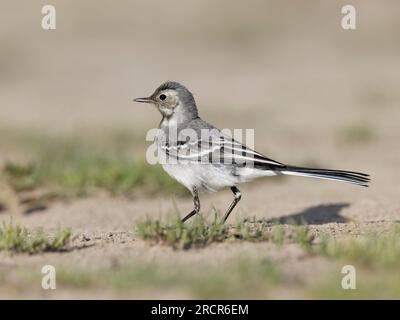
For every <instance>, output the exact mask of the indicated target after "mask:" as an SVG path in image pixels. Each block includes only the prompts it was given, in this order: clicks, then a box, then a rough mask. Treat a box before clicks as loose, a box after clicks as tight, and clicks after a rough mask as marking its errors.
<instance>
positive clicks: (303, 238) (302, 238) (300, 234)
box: [294, 225, 314, 250]
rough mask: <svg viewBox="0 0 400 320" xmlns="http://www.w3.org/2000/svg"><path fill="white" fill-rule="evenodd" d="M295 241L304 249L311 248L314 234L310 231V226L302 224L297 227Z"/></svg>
mask: <svg viewBox="0 0 400 320" xmlns="http://www.w3.org/2000/svg"><path fill="white" fill-rule="evenodd" d="M294 239H295V242H296V243H298V244H299V245H300V246H302V247H303V248H304V249H307V250H309V249H311V244H312V241H313V240H314V236H313V235H312V234H311V233H310V230H309V228H308V226H306V225H300V226H297V227H295V237H294Z"/></svg>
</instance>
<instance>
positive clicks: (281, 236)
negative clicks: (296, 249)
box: [134, 211, 314, 250]
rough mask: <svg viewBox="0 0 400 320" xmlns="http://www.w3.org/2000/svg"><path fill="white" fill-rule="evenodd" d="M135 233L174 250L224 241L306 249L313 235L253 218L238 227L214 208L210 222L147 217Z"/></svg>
mask: <svg viewBox="0 0 400 320" xmlns="http://www.w3.org/2000/svg"><path fill="white" fill-rule="evenodd" d="M134 233H135V234H136V235H137V236H138V237H139V238H140V239H143V240H145V241H148V242H150V243H151V244H162V245H168V246H171V247H172V248H174V249H190V248H199V247H205V246H208V245H210V244H211V243H216V242H223V241H234V240H237V241H250V242H260V241H270V242H272V243H274V244H277V245H280V246H281V245H283V244H284V243H297V244H299V245H300V246H302V247H303V248H305V249H308V250H309V249H310V248H311V245H312V241H313V239H314V237H313V235H312V234H311V233H310V232H309V229H308V227H307V226H305V225H300V226H299V225H287V226H286V230H285V228H283V226H282V225H270V224H268V223H264V222H258V221H255V220H254V219H253V220H251V219H245V220H242V221H238V222H237V223H236V225H235V226H229V225H225V224H223V223H222V222H221V219H220V217H219V215H218V213H217V212H216V211H215V212H214V216H213V219H212V220H211V221H209V220H207V219H206V218H204V217H203V216H202V215H197V216H195V217H193V218H192V219H191V220H189V221H188V222H186V223H182V222H181V217H180V215H179V214H175V215H174V216H173V218H172V219H171V216H170V218H169V219H168V220H167V221H161V220H152V219H150V218H147V219H145V220H144V221H140V222H139V223H137V225H136V227H135V230H134Z"/></svg>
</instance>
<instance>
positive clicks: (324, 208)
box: [264, 202, 350, 224]
mask: <svg viewBox="0 0 400 320" xmlns="http://www.w3.org/2000/svg"><path fill="white" fill-rule="evenodd" d="M349 206H350V204H349V203H345V202H342V203H333V204H322V205H318V206H313V207H309V208H307V209H305V210H303V211H301V212H299V213H294V214H290V215H287V216H283V217H280V218H274V219H269V220H266V221H264V222H267V223H274V224H325V223H330V222H336V223H346V222H348V221H349V220H348V219H347V218H346V217H343V216H342V215H341V214H340V212H341V211H342V210H343V209H344V208H347V207H349Z"/></svg>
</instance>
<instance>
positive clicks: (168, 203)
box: [0, 1, 400, 298]
mask: <svg viewBox="0 0 400 320" xmlns="http://www.w3.org/2000/svg"><path fill="white" fill-rule="evenodd" d="M383 2H384V4H381V3H379V4H378V3H377V2H374V1H355V2H354V5H355V6H356V8H357V10H358V11H357V12H358V14H359V16H358V17H359V20H358V21H359V24H358V29H357V30H356V31H344V30H343V29H341V28H340V17H341V16H340V7H341V5H342V4H341V2H340V3H339V2H338V3H333V2H330V3H328V2H326V3H325V2H324V3H323V4H322V3H320V2H316V1H304V2H303V1H302V4H301V5H300V4H297V3H296V4H294V2H291V3H290V2H288V1H283V2H282V1H269V2H264V1H254V3H253V5H252V6H249V5H248V4H245V3H244V2H235V3H234V5H233V4H231V2H230V1H222V2H220V3H219V4H216V3H215V2H214V1H202V2H198V3H197V4H187V3H185V4H183V3H182V2H179V5H178V1H172V2H169V4H168V6H166V5H165V4H162V5H161V3H160V2H157V1H153V2H146V3H145V2H144V1H143V2H141V1H133V2H129V1H122V2H119V4H118V6H117V5H115V6H113V5H111V4H108V5H105V3H104V5H100V4H98V1H85V2H84V3H82V4H77V3H76V4H70V3H67V2H65V1H54V3H55V6H56V8H57V10H58V11H57V12H58V13H57V14H58V16H57V17H58V26H57V30H55V31H51V32H49V33H46V32H44V31H43V30H41V29H40V24H39V21H40V7H41V5H42V2H41V1H29V2H28V1H24V10H21V9H20V7H19V6H17V5H16V4H15V1H5V3H4V4H2V7H3V9H2V10H1V13H0V47H1V48H2V50H1V53H0V70H1V72H0V105H1V108H0V119H1V122H2V123H5V124H7V125H10V124H11V125H12V126H13V127H16V128H40V130H43V131H49V132H57V133H59V132H64V131H76V130H79V129H81V128H104V129H110V130H111V129H114V128H118V127H119V128H121V127H122V128H131V129H132V130H135V132H137V133H138V135H139V136H142V137H143V139H144V137H145V132H146V130H147V129H148V128H151V127H154V126H156V125H157V123H158V121H159V115H158V114H157V112H156V111H155V110H152V109H150V108H148V109H146V108H145V107H144V106H141V105H134V104H132V103H131V102H130V99H131V98H132V97H136V96H143V95H146V94H149V93H151V92H152V91H153V89H154V88H155V87H156V86H158V85H159V84H160V83H161V82H163V81H165V80H167V79H170V80H177V81H181V82H183V83H184V84H186V85H187V86H188V87H189V88H192V90H193V91H194V93H195V96H196V99H197V101H198V104H199V108H200V113H201V115H203V116H204V118H206V119H208V120H210V122H211V123H213V124H215V125H217V126H219V127H221V128H252V129H255V142H256V148H257V150H258V151H260V152H261V153H264V154H266V155H267V156H270V157H271V158H273V159H276V160H279V161H281V162H289V163H291V164H294V165H296V164H297V165H301V164H305V163H312V164H315V165H318V166H321V167H329V168H337V169H348V170H357V171H362V172H368V173H370V174H371V175H372V185H371V187H370V188H368V189H365V188H358V187H354V186H351V185H346V184H340V183H334V182H329V181H328V182H326V181H315V180H311V179H305V178H287V179H284V180H276V179H274V178H272V179H264V180H261V181H258V182H254V183H251V184H248V185H245V186H243V187H242V188H241V191H242V194H243V197H242V201H241V202H240V204H239V206H238V208H237V210H236V211H235V213H234V214H233V215H232V217H231V218H230V219H231V221H230V222H231V223H233V222H234V216H235V215H240V216H242V217H243V216H251V217H252V216H255V217H256V218H257V219H265V220H270V219H273V218H278V219H280V221H281V222H282V223H283V224H285V223H287V222H288V221H289V220H290V219H291V218H294V219H296V220H298V221H301V220H305V221H306V222H307V223H308V224H309V225H310V226H311V227H312V228H314V229H315V230H320V231H323V232H325V233H328V234H330V235H332V236H335V235H343V234H354V235H356V234H357V233H359V232H360V230H361V231H362V230H364V229H368V228H372V229H374V228H385V227H386V226H387V225H390V224H391V223H393V222H395V221H399V220H400V194H399V193H400V189H399V186H398V181H399V179H400V170H398V167H399V163H400V149H399V140H400V128H399V119H400V108H399V102H400V93H399V90H398V88H399V85H400V78H399V75H398V70H399V68H400V60H399V50H400V47H399V42H398V39H397V38H398V28H399V24H398V21H399V19H398V10H396V8H397V6H398V4H397V2H396V1H383ZM311 12H312V14H311ZM359 126H362V127H363V128H365V127H366V128H367V129H368V130H369V131H368V132H371V134H370V137H369V138H367V139H366V140H365V141H364V140H361V141H358V140H356V141H352V140H351V139H352V138H351V137H350V138H346V137H344V138H343V130H345V129H344V128H347V127H350V128H352V127H359ZM347 140H348V141H347ZM0 151H1V146H0ZM143 154H144V150H143V153H140V154H139V153H138V154H135V155H133V156H134V157H140V158H142V157H143ZM10 156H11V155H8V154H4V153H2V154H1V159H7V158H9V157H10ZM231 198H232V195H231V193H230V191H229V190H225V191H222V192H220V193H218V194H212V195H203V196H202V198H201V199H202V208H203V210H204V212H207V211H208V209H209V208H211V207H212V206H215V207H216V208H218V209H220V210H221V211H223V210H224V209H225V208H226V207H227V206H228V204H229V202H230V201H231ZM178 206H179V208H180V209H181V212H186V211H189V210H190V209H191V206H192V202H191V199H188V198H184V199H178ZM170 208H172V200H171V199H169V198H167V197H165V196H162V195H161V196H160V197H158V198H156V199H153V198H152V199H148V198H146V197H142V198H138V199H135V200H128V199H123V198H109V197H102V196H99V197H92V198H88V199H80V200H71V201H69V202H65V203H63V202H60V203H56V204H54V205H52V206H50V207H49V208H48V209H47V210H45V211H40V212H35V213H32V214H28V215H27V214H21V213H13V214H11V213H10V212H7V211H3V212H0V221H1V222H3V221H6V222H7V221H9V219H10V216H12V217H13V219H14V221H20V222H21V224H23V225H24V226H27V227H29V228H35V227H44V228H45V230H48V231H53V230H54V229H55V228H57V227H58V226H62V227H71V228H72V230H73V233H74V235H75V237H74V243H73V244H74V247H75V249H74V250H72V251H69V252H63V253H48V254H38V255H32V256H29V255H10V254H9V253H5V252H0V270H2V271H4V274H5V275H6V277H7V278H8V279H12V277H13V272H14V271H15V270H16V269H18V268H19V267H24V268H28V269H29V270H35V271H34V272H39V271H38V270H40V267H41V266H42V265H44V264H53V265H55V266H57V267H66V268H68V267H69V266H79V267H83V268H85V267H88V268H111V267H112V266H113V265H114V264H115V263H118V264H122V265H129V264H130V263H139V262H149V261H150V262H153V263H156V264H159V265H162V264H166V265H168V264H171V263H176V264H177V265H180V266H184V265H187V266H190V265H192V264H196V265H202V264H204V265H205V266H207V265H210V264H211V265H212V264H219V265H221V266H222V265H224V264H226V263H229V260H230V259H233V257H237V256H240V255H243V253H244V252H246V254H249V255H254V256H258V255H262V256H267V257H270V258H272V259H274V260H276V261H278V262H279V264H280V266H281V268H282V270H285V273H286V274H287V276H288V277H290V275H291V274H292V275H293V274H294V275H296V274H298V275H301V276H303V277H307V275H308V274H310V273H311V274H310V276H313V275H315V274H324V272H328V271H327V270H330V269H334V270H336V269H337V266H336V265H335V264H334V263H331V262H328V261H326V260H324V259H322V258H318V257H307V256H304V252H303V251H302V250H300V249H299V248H298V247H296V246H292V245H289V246H285V247H283V248H279V249H278V248H276V247H274V246H273V245H271V244H268V243H260V244H253V243H242V244H226V243H224V244H220V245H213V246H211V247H208V248H206V249H201V250H189V251H173V250H172V249H169V248H166V247H160V246H154V247H152V246H150V245H148V244H146V243H144V242H142V241H140V240H138V239H135V237H134V236H132V235H131V234H130V231H131V230H132V228H133V226H134V224H135V222H136V221H138V220H140V219H141V218H143V217H145V216H151V217H159V216H160V217H161V216H164V215H166V213H167V212H168V211H169V209H170ZM78 248H81V249H78ZM319 271H321V272H319ZM32 272H33V271H32ZM294 277H295V276H294ZM7 283H8V285H7V286H6V287H0V297H1V298H10V297H23V298H30V297H44V298H72V297H79V298H88V297H90V298H93V297H94V298H115V297H123V298H150V297H151V298H157V297H160V298H179V297H182V298H187V297H189V298H190V297H191V296H190V293H188V292H185V291H182V292H180V291H176V290H175V291H168V290H150V291H140V292H139V291H135V292H125V293H120V292H117V291H115V290H104V291H101V292H99V291H91V290H78V289H73V290H68V289H63V288H60V289H57V290H55V291H53V292H51V293H49V292H44V291H43V290H41V289H39V288H35V287H34V286H33V287H32V286H29V287H28V288H26V287H25V286H24V284H23V283H21V282H19V280H18V281H17V280H16V281H15V283H14V285H13V281H12V280H11V281H8V282H7ZM10 283H11V284H10ZM38 286H39V284H38ZM274 297H276V298H280V297H284V298H291V297H302V294H301V293H297V292H293V291H290V290H283V292H276V293H275V294H274Z"/></svg>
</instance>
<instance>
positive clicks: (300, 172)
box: [279, 166, 370, 187]
mask: <svg viewBox="0 0 400 320" xmlns="http://www.w3.org/2000/svg"><path fill="white" fill-rule="evenodd" d="M279 171H280V172H281V173H282V174H288V175H293V176H302V177H311V178H319V179H327V180H337V181H343V182H348V183H352V184H356V185H359V186H363V187H368V183H369V181H370V179H369V174H366V173H361V172H353V171H343V170H329V169H315V168H302V167H294V166H285V167H284V168H282V169H281V170H279Z"/></svg>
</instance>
